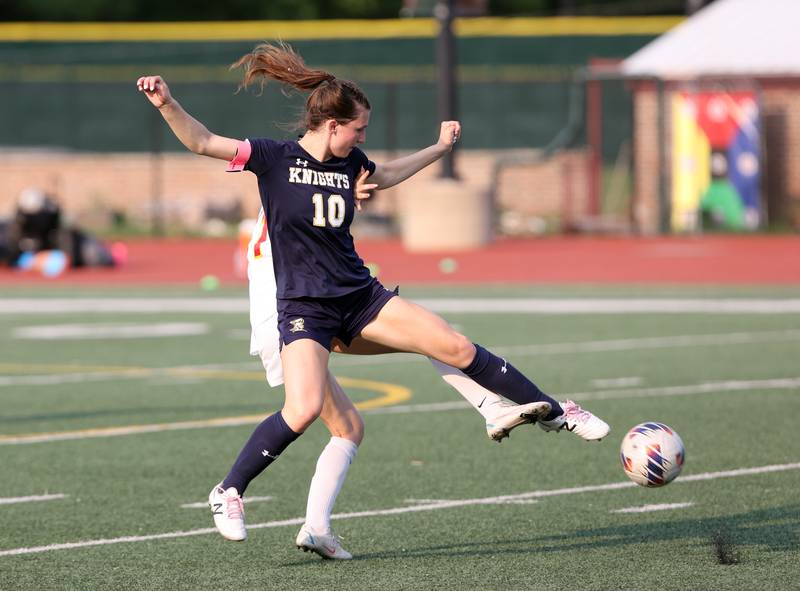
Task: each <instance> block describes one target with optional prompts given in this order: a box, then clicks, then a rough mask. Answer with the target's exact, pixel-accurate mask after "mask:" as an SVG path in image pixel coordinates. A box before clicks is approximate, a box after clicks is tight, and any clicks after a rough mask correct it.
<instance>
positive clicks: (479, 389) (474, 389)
mask: <svg viewBox="0 0 800 591" xmlns="http://www.w3.org/2000/svg"><path fill="white" fill-rule="evenodd" d="M430 362H431V363H432V364H433V367H435V368H436V371H438V372H439V373H440V374H441V375H442V379H443V380H444V381H445V382H447V383H448V384H450V385H451V386H453V388H455V389H456V390H457V391H458V393H459V394H461V395H462V396H463V397H464V398H465V399H466V401H467V402H469V403H470V404H471V405H472V407H473V408H474V409H475V410H477V411H478V412H479V413H481V415H482V416H483V418H485V419H488V418H489V414H488V413H489V410H488V409H490V408H492V403H493V402H497V401H498V400H500V399H501V398H502V397H501V396H500V395H498V394H495V393H494V392H492V391H491V390H487V389H486V388H484V387H483V386H481V385H480V384H479V383H478V382H476V381H474V380H473V379H472V378H470V377H468V376H466V375H465V374H464V373H463V372H461V371H459V370H457V369H456V368H455V367H452V366H450V365H445V364H444V363H441V362H439V361H436V360H435V359H431V360H430Z"/></svg>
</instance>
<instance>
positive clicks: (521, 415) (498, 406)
mask: <svg viewBox="0 0 800 591" xmlns="http://www.w3.org/2000/svg"><path fill="white" fill-rule="evenodd" d="M550 410H551V407H550V403H549V402H531V403H529V404H517V403H516V402H511V401H510V400H506V399H504V398H498V399H497V400H496V401H494V402H491V403H490V404H489V405H488V406H487V408H486V414H487V415H489V416H487V418H486V433H487V434H488V435H489V438H490V439H493V440H494V441H497V442H500V441H502V440H503V439H504V438H505V437H508V436H509V434H510V433H511V430H512V429H514V428H515V427H519V426H520V425H525V424H527V423H535V422H536V421H538V420H541V418H542V417H546V416H547V415H548V414H550Z"/></svg>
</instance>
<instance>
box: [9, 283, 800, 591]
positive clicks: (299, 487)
mask: <svg viewBox="0 0 800 591" xmlns="http://www.w3.org/2000/svg"><path fill="white" fill-rule="evenodd" d="M404 293H405V294H406V295H409V296H412V297H424V298H479V297H482V298H489V299H495V298H501V297H512V298H546V299H549V300H552V301H554V302H559V301H562V300H563V298H577V299H587V298H598V297H599V298H617V299H619V298H634V297H635V298H644V299H648V298H670V299H671V300H673V301H674V300H677V301H684V300H686V299H690V298H691V299H694V300H697V299H700V300H710V299H718V298H725V299H726V300H725V301H732V300H733V301H736V300H748V299H754V298H758V299H771V300H774V301H775V302H776V307H775V311H770V310H769V309H767V310H764V309H760V311H759V312H758V313H755V312H739V313H728V314H718V313H709V312H702V313H698V312H688V313H674V312H673V313H653V312H648V313H641V312H639V313H627V314H624V313H613V314H612V313H603V314H600V313H593V312H591V310H589V311H584V312H582V313H579V314H575V313H573V314H564V313H558V314H541V313H530V312H528V313H498V312H493V313H489V312H477V313H460V312H454V313H446V314H445V317H446V318H447V319H448V321H450V322H451V323H452V324H454V325H456V326H457V327H458V328H459V329H460V330H461V331H462V332H464V333H465V334H467V335H469V336H470V337H472V338H473V339H474V340H475V341H477V342H480V343H482V344H484V345H485V346H487V347H489V348H491V349H493V350H495V351H496V352H497V353H498V354H500V355H502V356H504V357H506V358H508V359H509V360H510V361H511V362H513V363H514V364H515V365H516V366H517V367H518V368H519V369H521V370H522V371H524V372H525V373H526V374H527V375H529V376H530V377H532V378H533V379H534V380H535V381H536V382H537V383H538V384H539V385H540V386H541V387H542V388H543V389H545V390H546V391H549V392H551V393H555V394H557V395H558V397H573V398H575V399H576V400H578V401H580V402H581V404H583V405H584V406H585V407H587V408H589V409H591V410H592V411H593V412H595V413H596V414H598V415H600V416H601V417H603V418H605V419H606V420H607V421H608V422H609V423H610V424H611V426H612V433H611V436H610V437H609V438H608V439H607V440H605V441H603V442H601V443H599V444H596V443H587V442H584V441H582V440H580V439H578V438H577V437H576V436H574V435H572V434H570V433H560V434H557V435H556V434H552V433H550V434H546V433H544V432H542V431H541V430H540V429H538V428H537V427H530V426H523V427H521V428H518V429H517V430H515V431H514V432H513V434H512V437H511V439H510V440H506V441H504V442H503V443H501V444H496V443H493V442H491V441H490V440H489V439H488V438H487V437H486V435H485V430H484V427H483V422H482V420H481V418H480V417H479V415H477V414H476V413H475V412H473V411H472V410H471V409H470V408H468V407H467V406H466V405H462V404H459V401H461V398H460V397H459V396H458V395H457V394H456V393H455V392H454V391H452V390H450V389H449V387H448V386H447V385H446V384H445V383H444V382H443V381H442V380H441V379H440V378H439V377H438V374H436V373H435V371H434V370H433V369H432V368H431V367H430V364H429V363H428V362H427V361H426V360H424V359H421V358H414V357H412V356H388V357H383V358H369V359H365V358H352V357H335V358H334V360H333V362H332V367H333V369H334V373H335V374H336V375H337V376H339V377H340V378H341V379H342V381H343V382H344V383H346V384H349V385H350V387H348V390H349V392H350V393H351V395H352V397H353V398H354V399H355V400H357V401H360V402H362V403H364V404H365V405H366V407H367V408H368V409H369V410H365V411H364V414H365V420H366V426H367V436H366V440H365V442H364V444H363V445H362V447H361V450H360V452H359V456H358V458H357V460H356V461H355V462H354V464H353V466H352V469H351V472H350V476H349V478H348V481H347V483H346V485H345V487H344V489H343V491H342V493H341V495H340V497H339V501H338V503H337V507H336V512H337V513H338V514H339V515H340V518H339V519H338V520H337V521H335V522H334V527H335V528H336V530H337V532H338V533H340V534H341V535H342V536H343V537H344V546H345V548H347V549H348V550H350V551H351V552H352V553H353V554H354V555H355V557H356V559H355V560H353V561H351V562H347V563H339V562H337V563H334V562H328V561H322V560H320V559H319V558H318V557H316V556H315V555H311V554H304V553H302V552H299V551H298V550H297V549H295V548H294V546H293V541H294V536H295V534H296V533H297V530H298V529H299V525H298V524H299V522H300V518H301V517H302V515H303V513H304V511H305V497H306V490H307V487H308V483H309V480H310V478H311V475H312V473H313V470H314V463H315V460H316V456H317V455H318V454H319V452H320V450H321V449H322V447H323V446H324V445H325V442H326V441H327V436H326V432H325V430H324V428H323V427H322V426H321V425H315V426H313V427H312V428H311V429H310V430H309V431H308V432H307V433H306V434H305V435H304V436H303V437H302V438H301V439H299V440H298V441H297V442H296V443H295V444H293V445H292V446H291V447H290V448H289V449H288V450H287V451H286V452H285V453H284V454H283V456H282V458H281V459H280V460H279V461H278V462H276V463H275V464H274V465H273V466H272V467H271V468H270V469H269V470H267V471H266V472H265V473H264V474H263V475H262V476H261V477H259V478H258V479H257V480H255V481H254V482H253V483H252V484H251V486H250V488H249V489H248V495H250V496H253V497H262V498H263V497H269V499H262V500H256V501H254V502H252V503H249V504H247V505H246V510H247V521H248V524H249V526H250V531H249V539H248V540H247V541H246V542H245V543H232V542H225V541H223V540H222V538H220V537H219V536H218V534H216V533H215V532H214V531H213V530H212V529H211V528H212V521H211V517H210V515H209V514H208V512H207V509H205V508H202V507H192V506H190V507H183V505H192V504H202V503H203V501H204V500H205V499H206V497H207V494H208V491H209V489H210V488H211V486H212V485H214V484H215V483H216V482H218V481H219V480H220V479H221V478H222V477H223V476H224V475H225V473H226V470H227V468H228V467H229V465H230V463H231V462H232V461H233V459H234V458H235V456H236V454H237V453H238V450H239V448H240V446H241V444H242V443H243V442H244V440H245V439H246V438H247V437H248V436H249V433H250V432H251V430H252V428H253V426H254V425H255V422H256V421H257V420H258V419H257V418H255V417H257V416H258V415H263V414H264V413H266V412H270V411H274V410H277V409H278V408H279V407H280V404H281V400H282V391H281V390H270V389H268V388H267V387H266V385H265V384H264V382H263V375H262V372H261V370H260V367H259V364H258V362H257V361H254V360H253V359H252V358H250V357H249V356H248V354H247V351H248V344H249V343H248V340H249V326H248V319H247V314H246V312H226V313H215V312H186V311H178V312H163V313H162V312H152V311H151V312H136V311H129V312H124V313H122V312H104V311H101V307H100V306H99V304H98V301H104V302H108V301H109V300H113V299H115V298H121V297H131V296H135V297H137V298H156V297H158V298H188V301H191V302H197V301H198V300H199V301H202V300H203V299H205V301H207V302H211V301H212V300H210V299H209V298H217V297H219V298H226V299H228V300H230V299H237V301H239V302H240V303H241V302H242V301H243V300H242V299H241V298H242V297H243V296H244V293H243V291H241V290H227V291H217V292H213V293H202V294H201V293H200V292H191V291H181V290H174V289H172V290H163V291H159V290H155V289H148V290H144V289H141V288H137V289H135V290H125V291H124V292H123V291H111V290H103V291H100V290H98V291H92V290H91V289H88V288H81V289H78V290H74V291H66V290H61V291H59V292H57V291H55V290H53V291H51V292H50V293H49V294H48V293H46V292H45V291H44V290H32V289H22V290H20V289H16V290H11V289H8V290H4V292H3V295H2V297H0V346H1V347H2V355H0V400H1V401H2V412H0V458H1V459H2V460H1V461H0V523H2V528H0V589H14V590H19V589H159V590H161V589H170V590H172V589H187V590H188V589H192V590H195V589H270V590H272V589H276V590H277V589H288V590H297V589H314V590H322V589H346V590H356V589H370V590H372V589H381V590H382V589H476V590H477V589H481V590H482V589H581V590H589V589H597V590H601V589H602V590H605V589H608V590H611V589H632V590H633V589H646V588H658V589H676V590H677V589H681V590H683V589H715V590H716V589H796V588H797V581H798V580H800V550H799V544H800V494H799V493H798V490H800V438H798V436H797V424H798V421H799V420H800V313H798V312H797V311H786V310H783V309H782V308H781V304H783V303H786V302H792V301H794V302H795V303H796V301H797V299H798V298H800V289H791V288H783V289H774V290H770V289H766V288H764V289H761V288H738V289H731V290H726V289H722V288H714V289H710V288H703V289H701V288H686V289H683V288H678V287H673V288H668V289H656V288H638V289H631V288H627V287H611V288H603V289H597V288H591V287H577V288H569V289H567V288H555V287H548V288H540V287H530V288H522V287H517V288H514V289H509V290H502V289H499V288H475V289H463V288H462V289H459V290H455V289H449V290H448V289H427V290H424V291H423V290H407V291H406V292H404ZM76 296H80V297H82V298H87V297H97V298H100V299H99V300H98V301H95V302H92V303H89V305H88V307H87V308H86V310H87V311H61V312H59V311H57V310H58V309H59V308H58V306H54V310H55V311H47V312H46V313H42V311H43V310H45V309H46V306H47V305H49V304H52V303H53V301H54V300H53V298H54V297H59V298H67V299H62V300H60V301H61V303H62V304H69V303H70V302H73V303H74V302H76V301H77V302H80V300H75V299H74V298H75V297H76ZM10 298H13V301H12V299H10ZM31 299H33V300H34V301H35V302H37V306H38V304H41V309H40V310H35V311H28V312H20V311H16V312H14V311H13V310H14V308H13V306H12V304H14V305H16V304H15V302H16V303H18V302H19V301H20V300H29V301H30V300H31ZM56 303H58V302H56ZM179 307H180V306H179ZM76 325H78V326H76ZM152 331H157V332H160V333H162V334H161V335H160V336H148V335H152ZM131 333H132V334H131ZM136 333H139V334H136ZM164 333H166V334H164ZM174 333H178V334H174ZM109 334H110V336H108V335H109ZM104 335H105V336H104ZM126 335H127V336H126ZM89 337H93V338H89ZM123 337H124V338H123ZM372 382H378V384H374V383H372ZM437 403H449V404H438V405H437ZM223 418H231V420H230V423H232V424H230V425H227V426H221V425H220V424H219V421H218V419H223ZM645 420H658V421H662V422H665V423H667V424H669V425H671V426H672V427H674V428H675V429H676V430H677V431H678V432H679V433H680V435H681V436H682V438H683V440H684V443H685V444H686V448H687V463H686V465H685V467H684V472H683V474H682V476H681V477H680V478H678V480H677V481H675V482H674V483H672V484H670V485H669V486H667V487H665V488H662V489H652V490H648V489H643V488H639V487H635V486H633V485H631V486H625V485H624V483H626V482H627V480H626V478H625V476H624V474H623V472H622V469H621V467H620V465H619V460H618V450H619V442H620V439H621V437H622V435H623V434H624V433H625V431H626V430H627V429H628V428H630V427H631V426H633V425H634V424H636V423H639V422H642V421H645ZM37 496H38V497H43V498H42V499H41V500H32V499H31V498H30V497H37ZM650 505H663V506H666V507H662V509H661V510H653V507H650V509H651V510H646V509H648V507H647V506H650ZM621 509H631V510H633V509H635V510H638V512H621V513H620V512H618V511H619V510H621ZM715 538H718V539H721V540H722V541H723V543H722V544H717V545H716V546H715V544H714V539H715ZM718 547H723V548H722V552H723V554H725V556H726V558H727V561H728V562H733V564H720V561H719V560H718V558H717V553H716V551H715V548H718ZM723 562H725V560H723Z"/></svg>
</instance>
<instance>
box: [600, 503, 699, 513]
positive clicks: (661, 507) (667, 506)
mask: <svg viewBox="0 0 800 591" xmlns="http://www.w3.org/2000/svg"><path fill="white" fill-rule="evenodd" d="M693 506H694V503H691V502H688V503H661V504H657V505H642V506H641V507H625V508H624V509H614V510H613V511H609V513H650V512H651V511H669V510H671V509H686V508H687V507H693Z"/></svg>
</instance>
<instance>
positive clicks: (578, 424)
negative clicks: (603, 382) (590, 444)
mask: <svg viewBox="0 0 800 591" xmlns="http://www.w3.org/2000/svg"><path fill="white" fill-rule="evenodd" d="M561 408H563V409H564V414H562V415H559V416H557V417H556V418H554V419H551V420H549V421H544V420H541V419H540V420H539V426H540V427H541V428H542V429H544V430H545V431H561V430H562V429H565V430H567V431H572V432H573V433H575V434H576V435H579V436H581V437H583V438H584V439H585V440H586V441H600V440H601V439H602V438H603V437H605V436H606V435H608V433H609V431H611V427H609V426H608V423H606V422H605V421H603V420H602V419H600V418H598V417H596V416H594V415H593V414H592V413H590V412H589V411H588V410H584V409H582V408H581V407H580V406H578V405H577V404H576V403H574V402H573V401H572V400H567V401H566V402H562V403H561Z"/></svg>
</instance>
